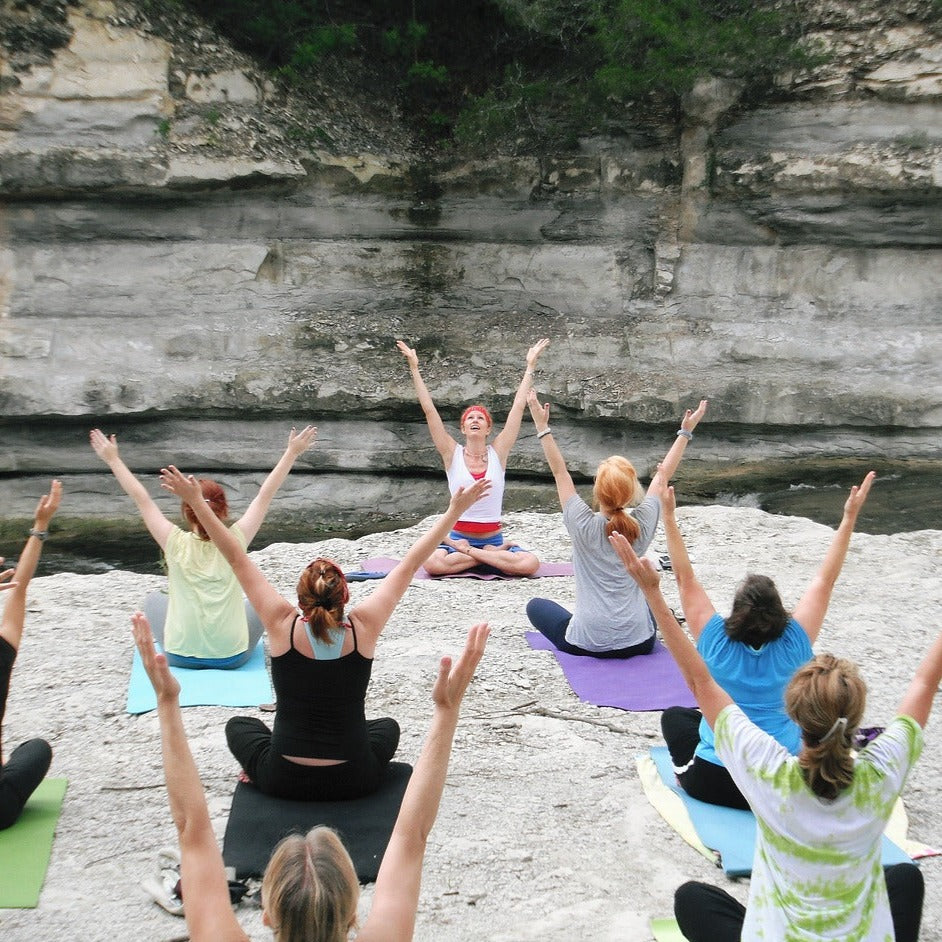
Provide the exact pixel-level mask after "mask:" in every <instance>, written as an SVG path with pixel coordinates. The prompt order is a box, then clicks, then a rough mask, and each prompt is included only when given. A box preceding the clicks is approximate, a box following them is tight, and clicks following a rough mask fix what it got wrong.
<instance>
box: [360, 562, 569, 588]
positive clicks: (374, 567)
mask: <svg viewBox="0 0 942 942" xmlns="http://www.w3.org/2000/svg"><path fill="white" fill-rule="evenodd" d="M398 562H399V560H398V559H394V558H393V557H392V556H375V557H373V558H372V559H364V560H363V562H362V563H361V564H360V565H361V569H362V570H363V572H365V573H369V575H368V576H367V578H370V579H378V578H380V576H382V575H385V574H386V573H388V572H390V571H391V570H392V569H393V567H395V566H396V564H397V563H398ZM486 568H487V569H488V570H491V569H492V567H491V566H487V567H486ZM571 575H572V563H540V568H539V569H537V571H536V572H535V573H534V574H533V575H532V576H508V575H507V574H506V573H503V572H496V571H489V572H484V571H475V570H469V571H468V572H456V573H454V574H453V575H450V576H430V575H429V574H428V572H427V571H426V569H425V567H424V566H419V568H418V570H417V571H416V574H415V578H416V579H483V580H485V581H489V580H491V579H541V578H547V577H550V576H571ZM362 579H363V577H362V576H359V577H358V576H357V575H356V574H354V575H353V581H355V582H356V581H361V580H362Z"/></svg>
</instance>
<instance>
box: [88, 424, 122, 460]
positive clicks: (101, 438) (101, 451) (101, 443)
mask: <svg viewBox="0 0 942 942" xmlns="http://www.w3.org/2000/svg"><path fill="white" fill-rule="evenodd" d="M88 440H89V442H91V446H92V449H93V450H94V452H95V454H96V455H98V457H99V458H101V460H102V461H104V462H105V464H108V463H109V462H111V461H114V459H115V458H117V457H118V440H117V438H115V436H114V435H105V433H104V432H103V431H102V430H101V429H100V428H93V429H92V430H91V431H90V432H89V433H88Z"/></svg>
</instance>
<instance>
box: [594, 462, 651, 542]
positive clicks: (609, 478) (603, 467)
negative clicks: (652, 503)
mask: <svg viewBox="0 0 942 942" xmlns="http://www.w3.org/2000/svg"><path fill="white" fill-rule="evenodd" d="M592 494H593V497H594V498H595V503H596V506H597V507H598V508H599V510H601V511H602V513H604V514H605V515H606V516H607V517H608V523H607V524H606V525H605V535H606V536H611V535H612V533H614V532H615V531H616V530H617V531H618V532H619V533H621V534H622V536H624V537H625V539H627V540H628V542H629V543H634V541H635V540H637V539H638V537H639V536H640V534H641V526H640V524H639V523H638V521H637V520H635V518H634V517H632V516H631V515H630V514H627V513H625V508H626V507H629V506H631V505H632V504H637V503H638V501H639V500H640V499H641V485H640V484H639V482H638V472H637V471H635V466H634V465H633V464H632V463H631V462H630V461H629V460H628V459H627V458H622V456H621V455H612V456H611V457H610V458H606V459H605V460H604V461H603V462H602V463H601V464H600V465H599V467H598V470H597V471H596V472H595V484H594V485H593V488H592Z"/></svg>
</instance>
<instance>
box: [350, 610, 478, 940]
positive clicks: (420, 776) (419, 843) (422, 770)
mask: <svg viewBox="0 0 942 942" xmlns="http://www.w3.org/2000/svg"><path fill="white" fill-rule="evenodd" d="M488 634H489V630H488V627H487V625H486V624H481V625H475V626H474V627H473V628H472V629H471V630H470V631H469V632H468V640H467V642H466V644H465V648H464V652H463V653H462V655H461V657H460V658H459V659H458V661H457V663H456V664H455V665H454V666H452V663H451V659H450V658H447V657H443V658H442V661H441V666H440V667H439V670H438V679H437V680H436V682H435V688H434V689H433V691H432V699H433V700H434V702H435V712H434V713H433V715H432V724H431V726H430V727H429V731H428V735H427V736H426V737H425V744H424V745H423V747H422V754H421V755H420V756H419V759H418V761H417V762H416V764H415V771H414V772H413V773H412V778H411V779H410V780H409V785H408V787H407V788H406V793H405V795H404V797H403V799H402V807H401V808H400V809H399V817H398V818H397V819H396V826H395V827H394V828H393V833H392V837H391V838H390V839H389V846H388V847H387V848H386V854H385V855H384V857H383V862H382V865H381V866H380V868H379V875H378V876H377V878H376V890H375V892H374V894H373V905H372V907H371V909H370V914H369V917H368V918H367V920H366V922H365V924H364V926H363V928H362V930H361V931H360V934H359V935H358V936H357V938H358V939H359V940H360V942H379V940H382V942H408V940H410V939H411V938H412V934H413V930H414V928H415V914H416V909H417V908H418V905H419V889H420V887H421V882H422V861H423V860H424V858H425V849H426V846H427V844H428V836H429V833H430V832H431V830H432V825H433V824H434V823H435V817H436V815H437V814H438V806H439V803H440V802H441V797H442V791H443V789H444V787H445V777H446V774H447V772H448V760H449V758H450V756H451V745H452V742H453V740H454V738H455V728H456V727H457V725H458V713H459V710H460V707H461V700H462V697H463V696H464V692H465V690H467V688H468V684H469V683H470V681H471V678H472V677H473V676H474V670H475V668H476V667H477V665H478V662H479V661H480V660H481V655H482V654H483V653H484V646H485V644H486V643H487V637H488Z"/></svg>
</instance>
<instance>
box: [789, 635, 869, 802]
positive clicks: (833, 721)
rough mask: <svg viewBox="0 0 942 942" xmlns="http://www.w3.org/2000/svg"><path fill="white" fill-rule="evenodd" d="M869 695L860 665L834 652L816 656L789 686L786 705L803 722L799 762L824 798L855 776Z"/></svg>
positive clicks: (795, 718)
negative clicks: (856, 739)
mask: <svg viewBox="0 0 942 942" xmlns="http://www.w3.org/2000/svg"><path fill="white" fill-rule="evenodd" d="M866 700H867V687H866V684H865V683H864V682H863V678H861V676H860V673H859V672H858V670H857V666H856V665H855V664H854V663H853V662H851V661H846V660H844V659H842V658H837V657H834V655H833V654H819V655H818V656H817V657H814V658H812V659H811V660H810V661H809V662H808V663H807V664H805V665H804V666H803V667H801V668H799V670H798V671H797V673H796V674H795V676H794V677H793V678H792V679H791V681H790V682H789V684H788V687H787V688H786V690H785V709H786V711H787V712H788V715H789V716H790V717H791V718H792V719H793V720H794V721H795V722H796V723H797V724H798V725H799V726H800V727H801V734H802V747H801V752H800V753H799V755H798V764H799V765H800V766H801V771H802V775H803V776H804V779H805V783H806V784H807V786H808V787H809V788H810V789H811V791H812V792H814V794H815V795H817V796H818V797H819V798H827V799H832V798H836V797H837V796H838V795H839V794H840V793H841V792H842V791H843V790H844V789H845V788H847V787H848V786H849V785H850V784H851V782H852V781H853V779H854V758H853V755H852V752H851V750H852V748H853V742H854V734H855V733H856V732H857V728H858V726H860V721H861V720H862V719H863V711H864V706H865V705H866Z"/></svg>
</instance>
